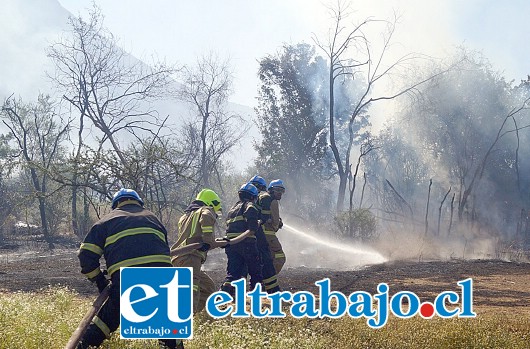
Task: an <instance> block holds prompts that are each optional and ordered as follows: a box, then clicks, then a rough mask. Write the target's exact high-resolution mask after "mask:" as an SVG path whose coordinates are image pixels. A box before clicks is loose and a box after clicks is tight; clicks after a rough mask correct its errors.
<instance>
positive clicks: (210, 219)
mask: <svg viewBox="0 0 530 349" xmlns="http://www.w3.org/2000/svg"><path fill="white" fill-rule="evenodd" d="M220 213H221V199H220V198H219V196H218V195H217V194H216V193H215V192H214V191H213V190H211V189H203V190H201V191H200V192H199V194H197V197H196V198H195V200H194V201H192V202H191V204H190V205H189V206H188V207H187V208H186V210H185V211H184V215H183V216H182V217H180V220H179V222H178V240H177V242H175V244H174V245H173V246H171V250H173V249H175V248H179V247H183V246H186V245H189V244H193V243H197V242H199V243H202V247H200V248H199V249H197V250H193V251H191V252H188V253H186V254H182V255H177V256H175V257H173V259H172V260H171V262H172V263H173V266H175V267H191V268H193V310H194V312H199V311H201V310H202V309H204V307H205V305H206V300H207V299H208V297H209V296H210V295H211V294H212V293H213V292H215V291H216V287H215V284H214V282H213V280H212V279H211V278H210V277H209V276H208V274H206V273H205V272H204V271H203V270H202V265H203V264H204V262H205V261H206V257H207V253H208V250H209V249H210V245H211V244H212V243H213V242H214V241H215V237H214V225H215V222H216V220H217V216H218V214H220Z"/></svg>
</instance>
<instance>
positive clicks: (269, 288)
mask: <svg viewBox="0 0 530 349" xmlns="http://www.w3.org/2000/svg"><path fill="white" fill-rule="evenodd" d="M256 239H257V247H258V251H259V254H260V257H261V265H262V270H261V273H262V275H263V288H264V289H265V291H266V292H267V293H274V292H278V291H280V286H279V284H278V278H277V277H276V269H275V268H274V261H273V259H272V256H271V252H270V250H269V243H268V242H267V239H266V238H265V234H264V233H263V229H261V227H260V229H259V230H258V231H257V232H256Z"/></svg>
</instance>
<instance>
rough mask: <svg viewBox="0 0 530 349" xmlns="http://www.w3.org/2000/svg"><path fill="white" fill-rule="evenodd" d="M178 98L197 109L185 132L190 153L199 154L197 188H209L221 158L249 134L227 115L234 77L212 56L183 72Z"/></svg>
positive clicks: (225, 64)
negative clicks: (191, 151)
mask: <svg viewBox="0 0 530 349" xmlns="http://www.w3.org/2000/svg"><path fill="white" fill-rule="evenodd" d="M181 81H182V85H181V87H180V88H179V89H178V91H177V98H178V99H180V100H182V101H185V102H187V103H188V104H190V105H191V106H192V107H193V109H194V117H193V119H192V121H191V122H189V123H187V124H186V125H185V128H184V133H185V138H186V139H187V143H188V146H189V148H190V149H192V150H193V151H194V152H195V153H196V154H197V153H198V154H199V159H198V161H197V163H196V167H197V170H196V172H197V178H198V181H197V187H199V186H210V185H211V184H212V183H211V181H212V178H211V175H212V174H214V173H216V170H217V167H218V163H219V160H220V158H221V156H223V155H225V154H226V153H228V152H229V151H230V149H231V148H232V147H233V146H234V145H235V144H236V143H237V142H238V141H239V139H240V138H241V137H242V136H243V135H244V134H245V132H246V131H247V130H248V127H247V126H246V125H245V123H244V121H243V120H242V118H241V117H240V116H239V115H237V114H234V113H231V112H229V111H227V102H228V97H229V95H230V92H231V85H232V74H231V72H230V65H229V62H228V61H221V60H220V59H219V58H218V57H217V56H216V55H215V54H213V53H209V54H207V55H204V56H202V57H199V58H198V59H197V63H196V65H195V66H192V67H190V66H188V67H185V68H184V69H183V70H182V79H181Z"/></svg>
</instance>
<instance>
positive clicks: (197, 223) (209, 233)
mask: <svg viewBox="0 0 530 349" xmlns="http://www.w3.org/2000/svg"><path fill="white" fill-rule="evenodd" d="M216 220H217V215H216V214H215V212H214V210H213V209H212V208H211V207H210V206H196V208H195V209H194V210H191V211H188V212H186V213H185V214H184V215H183V216H182V217H180V219H179V223H178V229H179V231H178V239H177V242H175V244H173V246H172V247H171V249H175V248H177V247H182V246H186V245H189V244H193V243H197V242H199V243H203V242H204V243H207V244H210V245H211V244H213V242H214V241H215V237H214V225H215V221H216ZM189 253H190V254H194V255H196V256H200V257H201V258H202V260H203V262H204V261H206V257H207V253H206V252H202V251H197V250H194V251H191V252H189Z"/></svg>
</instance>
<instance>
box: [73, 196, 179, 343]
mask: <svg viewBox="0 0 530 349" xmlns="http://www.w3.org/2000/svg"><path fill="white" fill-rule="evenodd" d="M143 206H144V202H143V200H142V199H141V198H140V196H139V195H138V193H137V192H136V191H134V190H132V189H123V188H122V189H120V190H119V191H118V192H116V194H114V197H113V199H112V211H111V212H110V213H109V214H107V215H105V216H104V217H102V218H101V219H100V220H99V221H98V222H96V223H95V224H94V225H93V226H92V228H91V229H90V231H89V232H88V234H87V235H86V237H85V239H84V240H83V243H82V244H81V246H80V248H79V254H78V257H79V262H80V265H81V272H82V273H83V274H84V275H85V276H86V277H87V278H88V279H89V280H90V281H92V282H94V283H95V284H96V285H97V287H98V289H99V291H100V292H101V291H103V289H105V287H106V286H107V285H108V284H109V281H108V279H107V278H106V277H105V275H104V274H103V272H102V271H101V268H100V263H99V260H100V257H101V256H102V255H103V257H104V258H105V262H106V266H107V273H108V276H109V277H110V280H111V283H110V295H109V298H108V299H107V301H106V302H105V304H104V305H103V307H102V308H101V309H100V311H99V312H98V313H97V315H96V316H95V317H94V319H93V320H92V323H91V324H90V326H89V328H88V329H87V331H86V332H85V334H84V336H83V338H82V339H81V342H80V343H79V344H78V346H77V348H78V349H85V348H89V347H90V348H92V347H99V346H100V345H101V343H102V342H103V341H104V340H105V338H109V336H110V334H111V333H112V332H114V331H116V329H117V328H118V326H119V325H120V268H121V267H171V260H170V257H169V246H168V242H167V231H166V228H165V227H164V226H163V225H162V223H161V222H160V221H159V220H158V218H157V217H156V216H155V215H154V214H153V213H152V212H150V211H149V210H147V209H145V208H144V207H143ZM159 343H160V346H161V348H181V349H182V348H184V347H183V345H182V341H179V343H178V345H177V341H176V340H175V339H166V340H160V341H159Z"/></svg>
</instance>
